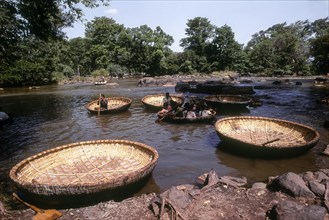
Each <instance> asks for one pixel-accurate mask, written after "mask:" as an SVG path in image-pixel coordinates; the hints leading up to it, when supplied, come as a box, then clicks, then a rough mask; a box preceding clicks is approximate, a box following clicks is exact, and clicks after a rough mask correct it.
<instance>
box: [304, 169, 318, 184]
mask: <svg viewBox="0 0 329 220" xmlns="http://www.w3.org/2000/svg"><path fill="white" fill-rule="evenodd" d="M301 177H302V178H303V180H304V181H305V182H308V181H313V180H315V179H316V177H315V176H314V174H313V173H312V172H311V171H307V172H305V173H303V174H302V175H301Z"/></svg>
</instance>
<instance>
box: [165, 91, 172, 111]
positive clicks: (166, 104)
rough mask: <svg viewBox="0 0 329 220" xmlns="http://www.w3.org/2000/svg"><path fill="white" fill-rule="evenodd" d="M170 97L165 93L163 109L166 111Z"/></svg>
mask: <svg viewBox="0 0 329 220" xmlns="http://www.w3.org/2000/svg"><path fill="white" fill-rule="evenodd" d="M171 100H172V99H171V96H170V94H169V92H166V94H165V97H163V108H164V109H168V107H170V101H171Z"/></svg>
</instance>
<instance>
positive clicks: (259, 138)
mask: <svg viewBox="0 0 329 220" xmlns="http://www.w3.org/2000/svg"><path fill="white" fill-rule="evenodd" d="M215 129H216V132H217V134H218V136H219V137H220V139H221V140H222V142H223V143H224V146H226V148H231V149H229V150H233V151H236V152H239V153H260V154H259V155H261V154H264V156H266V154H267V153H268V155H271V154H272V155H273V156H290V155H293V154H300V153H302V152H305V151H307V150H309V149H310V148H312V147H313V146H314V145H315V144H316V143H317V142H318V141H319V138H320V134H319V133H318V132H317V131H316V130H315V129H313V128H311V127H309V126H306V125H302V124H298V123H295V122H290V121H286V120H281V119H276V118H266V117H256V116H239V117H227V118H223V119H220V120H218V121H216V123H215ZM233 148H235V149H233ZM259 155H257V156H259Z"/></svg>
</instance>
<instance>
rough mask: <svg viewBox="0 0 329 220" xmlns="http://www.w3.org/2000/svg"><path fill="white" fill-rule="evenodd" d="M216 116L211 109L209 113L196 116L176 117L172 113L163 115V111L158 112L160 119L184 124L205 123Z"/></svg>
mask: <svg viewBox="0 0 329 220" xmlns="http://www.w3.org/2000/svg"><path fill="white" fill-rule="evenodd" d="M215 117H216V111H214V110H212V111H211V115H206V116H197V117H194V118H185V117H177V116H174V115H172V114H169V115H165V114H164V113H160V112H159V113H158V118H159V120H161V121H166V122H170V123H177V124H184V123H207V122H212V121H213V120H214V119H215Z"/></svg>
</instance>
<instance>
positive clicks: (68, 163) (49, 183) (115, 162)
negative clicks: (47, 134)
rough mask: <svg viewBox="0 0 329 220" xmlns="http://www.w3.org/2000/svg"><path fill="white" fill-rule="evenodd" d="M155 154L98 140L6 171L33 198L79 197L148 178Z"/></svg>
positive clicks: (45, 154) (129, 144)
mask: <svg viewBox="0 0 329 220" xmlns="http://www.w3.org/2000/svg"><path fill="white" fill-rule="evenodd" d="M157 159H158V153H157V151H156V150H155V149H154V148H152V147H149V146H147V145H144V144H142V143H138V142H132V141H125V140H99V141H87V142H79V143H73V144H69V145H64V146H61V147H57V148H54V149H51V150H47V151H44V152H42V153H39V154H37V155H35V156H32V157H29V158H27V159H25V160H23V161H22V162H20V163H19V164H17V165H16V166H15V167H13V168H12V170H11V171H10V177H11V179H12V180H14V181H15V182H16V183H17V184H18V185H19V186H20V187H22V188H25V189H26V190H28V191H31V192H34V193H37V194H71V193H72V194H79V193H89V192H97V191H98V190H103V189H112V188H115V187H118V186H121V185H126V184H129V183H131V182H134V181H137V180H139V179H140V178H142V177H144V176H145V175H147V174H149V173H150V172H151V171H152V170H153V168H154V166H155V165H156V162H157Z"/></svg>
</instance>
